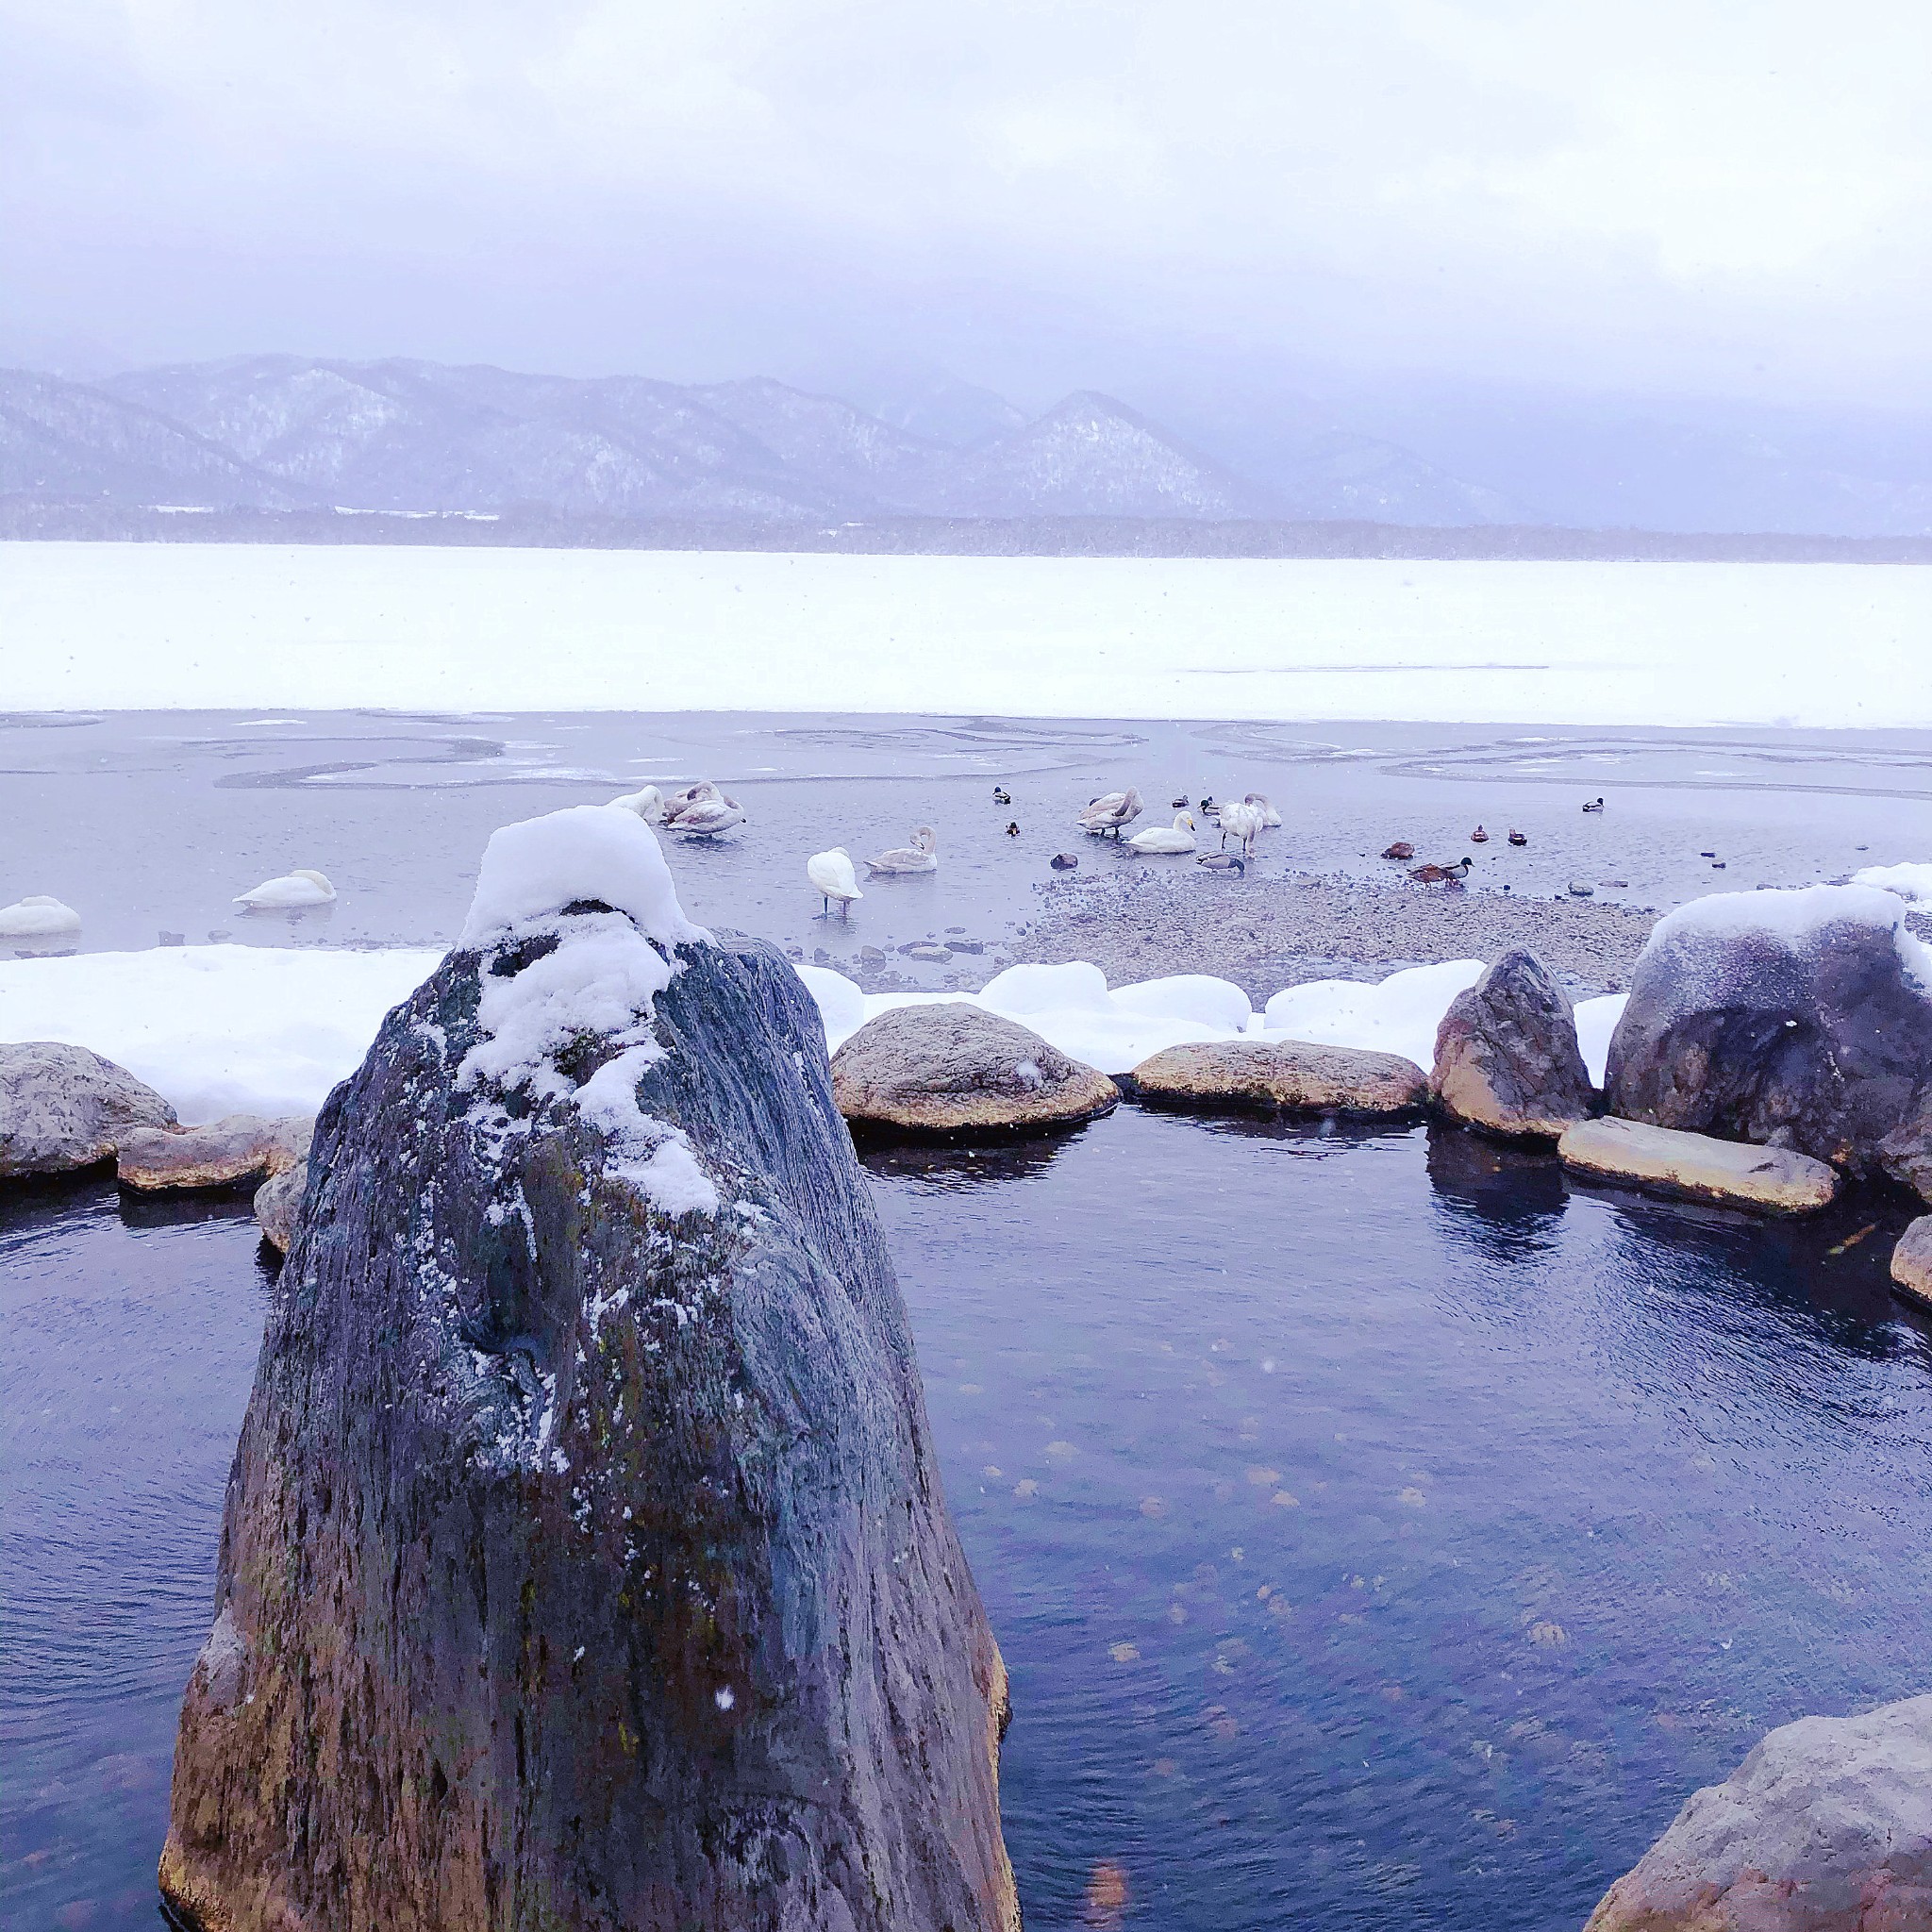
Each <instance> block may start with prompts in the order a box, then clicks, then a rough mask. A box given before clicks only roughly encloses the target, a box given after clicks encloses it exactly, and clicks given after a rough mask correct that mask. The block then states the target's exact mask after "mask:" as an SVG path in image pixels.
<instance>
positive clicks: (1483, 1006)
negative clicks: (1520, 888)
mask: <svg viewBox="0 0 1932 1932" xmlns="http://www.w3.org/2000/svg"><path fill="white" fill-rule="evenodd" d="M1429 1094H1430V1097H1431V1098H1432V1099H1433V1100H1434V1101H1435V1102H1436V1104H1437V1106H1439V1107H1440V1108H1441V1109H1442V1110H1443V1112H1444V1113H1446V1114H1448V1115H1449V1116H1450V1117H1451V1118H1452V1119H1454V1120H1458V1121H1461V1122H1463V1123H1465V1124H1467V1125H1470V1126H1474V1127H1483V1128H1487V1129H1488V1130H1489V1131H1490V1132H1491V1133H1495V1134H1522V1135H1528V1136H1535V1137H1537V1138H1539V1139H1542V1140H1546V1141H1554V1140H1555V1139H1556V1138H1557V1136H1558V1135H1559V1134H1561V1133H1562V1131H1563V1129H1564V1128H1565V1127H1567V1126H1568V1125H1569V1124H1570V1123H1571V1122H1572V1121H1580V1120H1587V1119H1588V1118H1589V1117H1590V1116H1591V1114H1592V1113H1594V1112H1595V1111H1596V1090H1595V1089H1594V1088H1593V1087H1592V1086H1591V1084H1590V1074H1589V1072H1588V1070H1587V1069H1586V1068H1585V1066H1584V1064H1583V1055H1582V1053H1581V1051H1580V1050H1579V1049H1578V1047H1577V1044H1576V1019H1575V1016H1574V1014H1573V1013H1572V1011H1571V1009H1570V1002H1569V1000H1568V998H1566V997H1565V995H1564V992H1563V989H1562V988H1561V987H1559V986H1558V985H1557V982H1556V981H1555V980H1554V979H1552V978H1551V977H1550V975H1549V974H1548V973H1547V972H1546V971H1545V970H1544V968H1543V966H1542V963H1541V961H1540V960H1539V959H1537V958H1535V957H1534V956H1533V955H1532V954H1529V953H1525V952H1524V951H1523V950H1522V949H1521V948H1517V949H1516V950H1514V951H1511V952H1507V953H1505V954H1504V955H1503V957H1502V958H1500V959H1498V960H1497V961H1496V963H1495V964H1494V965H1493V966H1491V968H1490V970H1489V971H1488V972H1487V973H1485V974H1483V976H1482V977H1481V978H1480V979H1479V980H1477V981H1476V983H1475V984H1474V986H1473V987H1470V988H1469V989H1468V990H1467V991H1463V992H1459V993H1457V995H1456V998H1455V999H1454V1000H1453V1001H1452V1002H1451V1003H1450V1007H1449V1010H1448V1011H1447V1012H1446V1013H1444V1014H1443V1016H1442V1024H1441V1025H1440V1026H1439V1027H1438V1028H1437V1029H1436V1064H1435V1071H1434V1073H1433V1074H1431V1076H1430V1079H1429Z"/></svg>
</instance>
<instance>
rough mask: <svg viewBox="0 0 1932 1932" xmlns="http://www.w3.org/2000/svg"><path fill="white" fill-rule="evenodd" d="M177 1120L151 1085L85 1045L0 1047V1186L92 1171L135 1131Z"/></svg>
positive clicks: (44, 1042)
mask: <svg viewBox="0 0 1932 1932" xmlns="http://www.w3.org/2000/svg"><path fill="white" fill-rule="evenodd" d="M174 1122H175V1109H174V1108H172V1107H170V1106H169V1105H168V1103H167V1102H166V1101H165V1100H163V1099H162V1098H161V1096H160V1095H159V1094H158V1093H157V1092H156V1091H154V1089H153V1088H152V1087H145V1086H143V1085H142V1083H141V1082H140V1081H139V1080H137V1079H136V1078H135V1077H134V1075H133V1074H130V1073H129V1072H128V1071H127V1069H126V1068H125V1067H118V1066H116V1065H115V1064H114V1062H113V1061H112V1060H106V1059H103V1058H101V1057H100V1055H99V1054H97V1053H90V1052H89V1051H88V1050H87V1048H86V1047H84V1046H68V1045H66V1044H65V1043H64V1042H62V1041H54V1040H31V1041H25V1042H23V1043H21V1044H19V1045H11V1046H8V1045H0V1180H4V1179H8V1178H9V1177H13V1176H17V1175H23V1174H71V1173H72V1172H74V1170H75V1169H76V1168H82V1167H92V1166H93V1165H94V1164H95V1163H96V1162H97V1161H102V1160H111V1159H112V1158H114V1154H115V1151H116V1149H117V1148H118V1147H119V1146H120V1144H121V1141H122V1140H123V1139H124V1138H125V1136H126V1135H128V1134H129V1133H131V1132H133V1131H135V1130H136V1129H139V1128H145V1127H167V1126H172V1125H173V1124H174Z"/></svg>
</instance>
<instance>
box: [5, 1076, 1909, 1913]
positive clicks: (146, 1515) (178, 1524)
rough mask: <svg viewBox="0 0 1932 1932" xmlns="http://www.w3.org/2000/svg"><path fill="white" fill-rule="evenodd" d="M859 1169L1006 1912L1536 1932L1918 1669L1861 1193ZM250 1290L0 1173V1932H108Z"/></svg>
mask: <svg viewBox="0 0 1932 1932" xmlns="http://www.w3.org/2000/svg"><path fill="white" fill-rule="evenodd" d="M865 1161H866V1165H867V1168H868V1170H869V1172H870V1173H871V1174H872V1176H873V1179H874V1187H875V1191H876V1193H877V1198H878V1201H879V1206H880V1209H881V1212H882V1214H883V1215H884V1218H885V1221H886V1224H887V1227H888V1230H889V1233H890V1237H891V1243H892V1247H893V1250H894V1253H895V1256H896V1257H897V1260H898V1265H899V1270H900V1279H901V1282H902V1285H903V1287H904V1290H905V1293H906V1297H907V1300H908V1304H909V1306H910V1309H911V1314H912V1322H913V1327H914V1331H915V1334H916V1337H917V1340H918V1344H919V1350H920V1357H921V1362H922V1365H923V1367H924V1372H925V1381H926V1391H927V1399H928V1402H929V1403H930V1405H931V1409H932V1418H933V1424H934V1428H935V1431H936V1435H937V1439H938V1441H939V1445H940V1449H941V1457H942V1458H943V1461H944V1467H945V1476H946V1487H947V1491H948V1493H949V1495H950V1498H951V1501H952V1506H953V1509H954V1513H955V1515H956V1517H957V1518H958V1524H959V1529H960V1533H961V1536H962V1538H963V1540H964V1541H965V1544H966V1547H967V1550H968V1552H969V1554H970V1555H971V1557H972V1558H973V1562H974V1570H975V1572H976V1574H977V1576H978V1579H979V1585H980V1589H981V1591H982V1592H983V1593H984V1595H985V1597H986V1601H987V1607H988V1609H989V1611H990V1613H991V1619H992V1624H993V1627H994V1629H995V1631H996V1632H997V1633H998V1636H999V1639H1000V1641H1001V1644H1002V1646H1003V1648H1004V1649H1005V1652H1006V1656H1007V1660H1008V1665H1009V1666H1010V1668H1011V1671H1012V1677H1013V1692H1014V1707H1015V1714H1014V1721H1013V1726H1012V1729H1011V1732H1010V1733H1009V1735H1008V1740H1007V1746H1006V1755H1005V1759H1004V1768H1003V1779H1004V1797H1005V1807H1006V1824H1007V1839H1008V1845H1009V1847H1010V1848H1011V1851H1012V1854H1013V1859H1014V1863H1015V1866H1016V1868H1017V1870H1018V1873H1019V1879H1020V1890H1021V1896H1022V1900H1023V1903H1024V1908H1025V1911H1026V1915H1027V1923H1028V1925H1029V1926H1030V1927H1033V1928H1042V1927H1044V1928H1052V1927H1058V1926H1073V1925H1128V1926H1132V1925H1144V1926H1148V1927H1159V1928H1162V1932H1166V1928H1181V1932H1193V1928H1199V1932H1210V1928H1211V1932H1241V1928H1255V1932H1260V1928H1286V1927H1293V1928H1295V1932H1357V1928H1359V1927H1362V1926H1365V1925H1372V1924H1376V1925H1379V1924H1389V1925H1394V1924H1401V1925H1404V1926H1421V1927H1441V1928H1455V1932H1497V1928H1504V1927H1521V1928H1535V1932H1543V1928H1549V1932H1558V1928H1564V1932H1575V1928H1577V1927H1579V1926H1580V1925H1581V1924H1582V1921H1583V1919H1584V1917H1585V1916H1586V1914H1587V1913H1588V1911H1589V1909H1590V1907H1591V1905H1592V1904H1593V1903H1594V1902H1595V1900H1596V1898H1597V1896H1598V1894H1599V1893H1600V1892H1601V1891H1602V1890H1603V1889H1604V1887H1605V1886H1606V1885H1607V1883H1608V1881H1609V1880H1610V1879H1611V1878H1612V1877H1613V1876H1615V1874H1617V1873H1619V1872H1620V1871H1622V1870H1623V1869H1624V1867H1625V1866H1627V1865H1628V1864H1629V1863H1631V1862H1632V1861H1633V1860H1634V1859H1635V1858H1636V1857H1637V1856H1638V1855H1639V1854H1640V1853H1641V1851H1642V1850H1643V1849H1644V1847H1645V1846H1646V1845H1647V1844H1648V1843H1649V1841H1650V1840H1651V1839H1652V1838H1653V1837H1654V1836H1655V1835H1656V1833H1657V1831H1658V1830H1659V1829H1661V1827H1662V1826H1663V1824H1665V1823H1666V1822H1667V1821H1668V1820H1669V1818H1670V1817H1671V1815H1672V1814H1673V1813H1674V1811H1675V1809H1676V1807H1677V1806H1678V1804H1679V1803H1680V1802H1681V1800H1682V1798H1683V1797H1684V1795H1685V1794H1686V1793H1687V1792H1688V1791H1689V1790H1691V1788H1692V1787H1693V1786H1695V1785H1698V1784H1700V1783H1707V1782H1709V1781H1710V1780H1712V1779H1713V1778H1716V1777H1718V1776H1721V1775H1723V1774H1725V1773H1726V1772H1727V1771H1728V1770H1729V1769H1730V1768H1731V1767H1732V1766H1733V1765H1734V1764H1735V1762H1736V1760H1737V1759H1738V1757H1740V1755H1741V1754H1742V1753H1743V1751H1744V1750H1745V1749H1746V1748H1747V1747H1748V1745H1749V1744H1750V1743H1751V1742H1752V1741H1754V1740H1756V1738H1757V1736H1758V1735H1759V1734H1760V1733H1761V1732H1762V1731H1763V1730H1765V1729H1766V1728H1767V1727H1769V1726H1770V1725H1773V1724H1780V1723H1782V1722H1784V1721H1785V1720H1787V1719H1788V1718H1790V1717H1792V1716H1795V1715H1797V1714H1799V1713H1801V1712H1804V1711H1810V1710H1816V1711H1842V1710H1846V1709H1849V1708H1852V1707H1857V1706H1860V1705H1863V1704H1866V1703H1871V1702H1876V1701H1879V1700H1883V1699H1888V1698H1893V1697H1900V1696H1904V1695H1907V1693H1910V1692H1915V1691H1924V1690H1925V1689H1927V1688H1928V1678H1927V1674H1926V1668H1925V1666H1924V1656H1925V1654H1926V1651H1927V1639H1928V1635H1932V1610H1928V1608H1927V1605H1928V1604H1932V1480H1928V1472H1932V1457H1928V1446H1932V1328H1928V1327H1927V1326H1925V1325H1924V1324H1921V1323H1920V1322H1919V1321H1918V1319H1917V1318H1915V1317H1914V1316H1911V1315H1909V1314H1907V1313H1906V1312H1905V1311H1903V1310H1902V1309H1901V1308H1900V1307H1898V1306H1897V1305H1896V1304H1895V1303H1894V1302H1893V1301H1892V1300H1891V1298H1890V1295H1889V1293H1888V1292H1887V1290H1886V1285H1885V1263H1886V1258H1887V1255H1888V1253H1889V1249H1890V1239H1891V1237H1892V1236H1893V1234H1895V1232H1896V1230H1897V1227H1898V1226H1899V1224H1902V1222H1903V1221H1904V1219H1905V1218H1906V1216H1907V1212H1908V1211H1909V1210H1908V1208H1907V1207H1906V1206H1905V1205H1904V1204H1901V1203H1893V1202H1890V1201H1889V1200H1874V1199H1873V1198H1870V1197H1865V1198H1858V1199H1854V1200H1852V1201H1851V1202H1849V1203H1847V1204H1844V1205H1843V1206H1841V1207H1840V1208H1836V1209H1834V1210H1832V1212H1831V1214H1830V1215H1829V1216H1827V1217H1824V1218H1822V1219H1820V1220H1818V1221H1814V1222H1811V1223H1808V1224H1802V1225H1774V1224H1763V1223H1757V1222H1753V1221H1747V1220H1745V1219H1744V1218H1742V1217H1740V1216H1736V1215H1732V1214H1728V1213H1724V1212H1721V1211H1718V1210H1713V1209H1704V1208H1688V1207H1674V1206H1669V1205H1665V1204H1659V1203H1654V1202H1646V1201H1641V1200H1638V1199H1636V1198H1634V1197H1612V1196H1607V1195H1591V1194H1585V1193H1581V1192H1578V1191H1574V1190H1572V1189H1571V1188H1570V1187H1568V1186H1567V1184H1566V1183H1565V1182H1564V1180H1563V1179H1562V1177H1561V1175H1560V1174H1559V1172H1558V1171H1557V1168H1556V1166H1555V1165H1554V1163H1553V1162H1551V1161H1549V1160H1546V1159H1541V1158H1525V1157H1522V1156H1517V1155H1513V1154H1510V1153H1507V1152H1504V1151H1502V1150H1500V1149H1498V1148H1496V1147H1495V1146H1493V1145H1491V1144H1490V1143H1486V1142H1483V1141H1477V1140H1475V1139H1473V1138H1471V1137H1468V1136H1464V1135H1460V1134H1457V1133H1454V1132H1452V1131H1447V1130H1442V1129H1424V1128H1420V1127H1418V1128H1414V1129H1409V1130H1406V1131H1401V1132H1394V1133H1373V1134H1354V1133H1350V1132H1347V1131H1329V1132H1321V1131H1317V1130H1314V1129H1312V1128H1308V1127H1289V1126H1280V1125H1274V1124H1260V1123H1230V1122H1225V1121H1209V1120H1203V1119H1199V1118H1194V1117H1188V1116H1177V1115H1161V1114H1155V1113H1149V1112H1144V1111H1141V1110H1140V1109H1137V1108H1122V1109H1120V1110H1119V1111H1118V1112H1117V1113H1116V1114H1114V1115H1113V1116H1111V1117H1110V1118H1108V1119H1107V1120H1104V1121H1100V1122H1098V1123H1095V1124H1093V1125H1091V1126H1090V1127H1088V1128H1086V1129H1085V1130H1083V1131H1081V1132H1080V1133H1078V1134H1076V1135H1074V1136H1073V1137H1070V1138H1068V1139H1066V1140H1063V1141H1041V1142H1037V1143H1033V1144H1030V1145H1027V1146H1024V1147H1022V1148H1018V1149H1012V1148H1008V1149H994V1148H983V1149H980V1150H978V1151H977V1152H963V1151H960V1150H957V1149H948V1150H939V1149H934V1148H931V1147H908V1146H889V1145H874V1146H872V1147H869V1148H868V1149H867V1151H866V1153H865ZM1874 1224H1875V1226H1874ZM1868 1227H1871V1228H1873V1229H1874V1231H1873V1232H1871V1233H1870V1234H1868V1235H1866V1236H1865V1237H1864V1238H1863V1239H1862V1240H1857V1241H1852V1242H1851V1244H1850V1245H1844V1243H1846V1242H1847V1241H1848V1239H1849V1238H1851V1237H1855V1236H1857V1235H1858V1234H1859V1231H1860V1230H1861V1229H1865V1228H1868ZM268 1278H269V1277H268V1274H266V1272H265V1271H264V1267H263V1264H262V1263H261V1262H260V1261H259V1260H258V1250H257V1245H256V1240H255V1231H254V1227H253V1224H252V1223H251V1222H250V1221H249V1220H248V1218H247V1213H246V1208H245V1205H244V1204H241V1203H236V1204H228V1205H223V1206H220V1207H215V1208H209V1207H207V1206H202V1207H181V1208H155V1207H151V1206H139V1207H138V1206H129V1207H125V1208H124V1207H123V1206H122V1205H121V1204H120V1203H119V1201H118V1200H117V1198H116V1195H115V1191H114V1190H113V1188H112V1187H111V1185H105V1184H99V1183H91V1184H87V1185H84V1186H80V1187H76V1188H68V1189H62V1190H58V1191H37V1192H32V1193H24V1194H23V1193H14V1194H10V1195H8V1196H6V1197H0V1430H4V1436H0V1441H4V1447H5V1465H4V1466H5V1471H6V1490H5V1503H4V1509H5V1521H4V1524H0V1535H4V1543H0V1547H4V1550H5V1557H4V1563H5V1603H4V1626H0V1724H4V1727H5V1728H4V1735H0V1742H4V1748H5V1754H6V1764H7V1775H6V1777H5V1779H4V1783H0V1826H4V1845H0V1858H4V1866H0V1915H4V1923H5V1924H7V1925H8V1926H19V1927H22V1928H25V1927H36V1928H38V1927H44V1926H49V1925H52V1926H58V1927H64V1928H75V1927H82V1926H101V1927H105V1926H110V1925H115V1924H148V1923H152V1922H153V1919H154V1916H155V1912H156V1905H155V1892H154V1885H153V1873H154V1863H155V1858H156V1857H157V1855H158V1850H159V1846H160V1840H161V1835H162V1830H163V1826H164V1822H165V1816H166V1805H167V1780H168V1769H169V1763H170V1758H171V1755H172V1745H173V1732H174V1723H175V1708H176V1702H177V1699H178V1696H179V1692H180V1688H181V1685H182V1682H183V1681H184V1679H185V1676H186V1674H187V1671H188V1669H189V1666H190V1664H191V1662H192V1657H193V1655H194V1652H195V1650H196V1648H197V1646H198V1645H199V1643H200V1641H201V1640H202V1637H203V1636H204V1634H205V1632H206V1628H207V1622H208V1597H209V1592H210V1589H211V1583H212V1574H213V1567H214V1545H215V1537H216V1531H217V1523H218V1516H219V1510H220V1505H221V1494H222V1485H223V1482H224V1480H225V1475H226V1472H227V1465H228V1458H229V1455H230V1452H231V1450H232V1447H233V1442H234V1438H235V1432H236V1429H237V1427H238V1425H239V1423H240V1419H241V1414H242V1407H243V1405H244V1402H245V1400H246V1395H247V1390H248V1384H249V1380H250V1377H251V1374H252V1372H253V1367H254V1360H255V1351H256V1345H257V1341H258V1333H259V1324H260V1316H261V1307H262V1298H263V1294H264V1291H265V1288H266V1285H267V1281H268Z"/></svg>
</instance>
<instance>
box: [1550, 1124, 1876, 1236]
mask: <svg viewBox="0 0 1932 1932" xmlns="http://www.w3.org/2000/svg"><path fill="white" fill-rule="evenodd" d="M1557 1158H1558V1159H1560V1160H1561V1161H1562V1163H1563V1165H1564V1166H1565V1167H1566V1168H1567V1169H1568V1170H1569V1171H1570V1172H1571V1173H1572V1174H1581V1175H1583V1176H1584V1177H1585V1178H1586V1179H1589V1180H1597V1181H1621V1182H1624V1183H1625V1184H1627V1185H1629V1186H1632V1187H1640V1188H1645V1189H1649V1190H1652V1191H1656V1192H1658V1193H1665V1194H1674V1195H1677V1196H1678V1197H1680V1198H1681V1199H1684V1200H1688V1201H1709V1202H1713V1203H1716V1204H1719V1205H1721V1206H1727V1207H1742V1208H1760V1209H1764V1210H1767V1211H1769V1212H1771V1213H1774V1214H1811V1213H1815V1212H1816V1211H1817V1210H1818V1209H1819V1208H1828V1207H1829V1206H1830V1205H1831V1203H1832V1202H1833V1201H1834V1200H1835V1199H1836V1198H1837V1197H1838V1191H1839V1186H1840V1176H1839V1173H1838V1170H1837V1169H1836V1168H1834V1167H1832V1166H1831V1165H1830V1164H1829V1163H1828V1162H1826V1161H1823V1160H1814V1159H1812V1158H1811V1157H1810V1156H1809V1155H1808V1154H1796V1153H1793V1152H1792V1151H1791V1150H1790V1149H1789V1148H1785V1147H1763V1146H1757V1145H1755V1144H1753V1143H1752V1142H1750V1141H1716V1140H1713V1139H1711V1137H1710V1136H1709V1135H1707V1134H1686V1133H1682V1132H1680V1131H1678V1130H1677V1129H1675V1128H1672V1127H1653V1126H1647V1125H1645V1124H1642V1123H1641V1122H1639V1121H1626V1120H1610V1119H1606V1120H1593V1121H1577V1122H1574V1124H1572V1125H1570V1126H1569V1127H1567V1128H1565V1129H1564V1132H1563V1137H1562V1139H1561V1140H1560V1141H1557Z"/></svg>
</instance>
